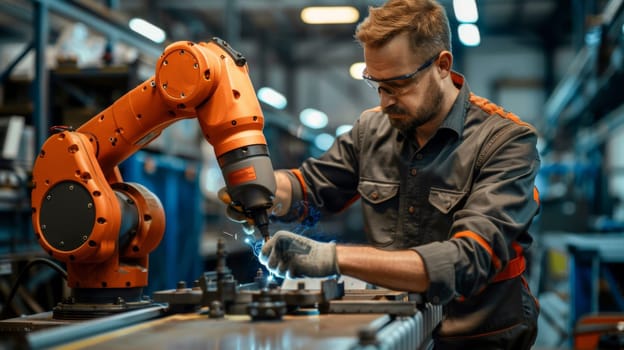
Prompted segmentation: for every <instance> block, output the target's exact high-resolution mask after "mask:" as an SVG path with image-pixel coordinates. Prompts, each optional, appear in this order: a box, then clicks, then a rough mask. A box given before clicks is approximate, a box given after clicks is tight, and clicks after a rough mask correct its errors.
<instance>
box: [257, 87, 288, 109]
mask: <svg viewBox="0 0 624 350" xmlns="http://www.w3.org/2000/svg"><path fill="white" fill-rule="evenodd" d="M258 99H259V100H260V101H262V102H264V103H266V104H268V105H269V106H271V107H274V108H277V109H284V108H286V105H287V104H288V100H286V97H284V95H282V94H280V93H279V92H277V91H275V90H274V89H272V88H270V87H262V88H260V89H259V90H258Z"/></svg>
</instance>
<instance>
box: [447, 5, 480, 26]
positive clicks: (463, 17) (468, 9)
mask: <svg viewBox="0 0 624 350" xmlns="http://www.w3.org/2000/svg"><path fill="white" fill-rule="evenodd" d="M453 12H455V18H457V21H458V22H461V23H476V22H477V20H478V19H479V11H478V10H477V3H476V1H475V0H453Z"/></svg>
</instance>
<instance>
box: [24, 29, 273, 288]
mask: <svg viewBox="0 0 624 350" xmlns="http://www.w3.org/2000/svg"><path fill="white" fill-rule="evenodd" d="M186 118H198V120H199V124H200V126H201V129H202V132H203V134H204V136H205V137H206V139H207V140H208V142H210V143H211V144H212V145H213V146H214V149H215V153H216V155H217V158H218V160H219V165H220V167H221V169H222V172H223V176H224V178H225V181H226V185H227V187H228V191H229V192H230V194H231V196H232V198H233V200H234V201H236V202H238V204H240V205H241V206H242V207H243V208H244V209H245V211H246V213H247V214H248V215H249V216H250V217H253V218H254V219H256V222H257V223H259V228H260V229H261V232H263V234H268V233H267V232H268V230H267V227H266V226H267V224H268V221H267V219H266V209H267V208H269V207H270V206H271V205H272V199H273V193H274V191H275V178H274V175H273V167H272V165H271V162H270V159H269V157H268V151H267V147H266V140H265V137H264V135H263V133H262V129H263V126H264V117H263V115H262V110H261V108H260V105H259V103H258V100H257V98H256V95H255V91H254V89H253V86H252V84H251V81H250V79H249V76H248V68H247V65H246V61H245V59H244V57H242V56H241V55H240V54H239V53H238V52H236V51H234V50H233V49H232V48H230V47H229V45H228V44H227V43H226V42H224V41H222V40H220V39H218V38H214V39H213V40H211V41H209V42H206V43H192V42H176V43H173V44H171V45H169V46H168V47H167V48H166V49H165V51H164V52H163V54H162V55H161V57H160V59H159V60H158V62H157V65H156V72H155V75H154V76H153V77H152V78H150V79H148V80H146V81H145V82H143V83H142V84H140V85H139V86H137V87H136V88H134V89H133V90H131V91H130V92H128V93H127V94H126V95H124V96H122V97H121V98H120V99H119V100H117V101H116V102H115V103H114V104H112V105H111V106H110V107H108V108H107V109H105V110H104V111H102V112H101V113H99V114H97V115H96V116H94V117H93V118H92V119H90V120H89V121H87V122H86V123H85V124H83V125H82V126H80V127H79V128H78V129H76V130H75V131H72V130H62V131H61V132H58V133H56V134H53V135H52V136H51V137H50V138H48V140H47V141H46V142H45V143H44V145H43V147H42V149H41V152H40V154H39V156H38V158H37V159H36V161H35V164H34V168H33V181H34V189H33V191H32V219H33V226H34V230H35V234H36V236H37V238H38V239H39V242H40V244H41V246H42V247H43V248H44V249H45V251H47V252H48V253H49V254H50V255H51V256H53V257H55V258H57V259H59V260H61V261H64V262H66V263H67V270H68V284H69V286H70V287H71V288H87V289H92V288H137V287H144V286H146V285H147V268H148V254H149V253H150V252H151V251H153V250H154V249H155V248H156V247H157V246H158V244H159V243H160V240H161V238H162V235H163V232H164V228H165V219H164V213H163V209H162V205H161V204H160V201H159V200H158V198H157V197H156V196H155V195H153V194H152V193H151V192H149V191H148V190H147V189H146V188H144V187H143V186H141V185H139V184H134V183H124V182H123V180H122V177H121V174H120V172H119V169H118V164H119V163H120V162H122V161H123V160H125V159H127V158H128V157H129V156H130V155H132V154H133V153H135V152H136V151H137V150H139V149H141V148H143V147H144V146H145V145H147V144H148V143H149V142H151V141H152V140H154V139H155V138H156V137H158V136H159V135H160V132H161V131H162V130H163V129H164V128H166V127H167V126H169V125H171V124H172V123H174V122H175V121H178V120H181V119H186Z"/></svg>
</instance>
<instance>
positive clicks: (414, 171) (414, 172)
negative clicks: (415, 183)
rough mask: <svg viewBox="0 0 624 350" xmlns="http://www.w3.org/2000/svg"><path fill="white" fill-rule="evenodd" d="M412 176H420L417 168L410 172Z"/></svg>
mask: <svg viewBox="0 0 624 350" xmlns="http://www.w3.org/2000/svg"><path fill="white" fill-rule="evenodd" d="M410 174H412V176H416V174H418V170H416V168H412V170H410Z"/></svg>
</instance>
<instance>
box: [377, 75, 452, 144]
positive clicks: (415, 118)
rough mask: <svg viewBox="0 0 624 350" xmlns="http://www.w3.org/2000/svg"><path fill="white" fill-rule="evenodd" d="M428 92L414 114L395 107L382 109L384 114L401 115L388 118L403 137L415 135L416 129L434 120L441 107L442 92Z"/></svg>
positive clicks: (437, 90)
mask: <svg viewBox="0 0 624 350" xmlns="http://www.w3.org/2000/svg"><path fill="white" fill-rule="evenodd" d="M434 86H436V85H434ZM428 91H429V93H428V94H427V95H428V96H425V97H424V103H423V104H422V105H421V106H420V107H419V108H418V109H417V110H416V113H414V114H411V113H409V112H408V111H406V110H405V109H403V108H401V107H399V106H397V105H392V106H389V107H388V108H384V110H383V112H384V113H386V114H394V115H402V117H401V118H392V117H389V119H390V124H391V125H392V126H393V127H395V128H397V129H398V130H399V131H401V132H402V133H403V134H404V135H406V136H413V135H415V134H416V129H418V127H420V126H422V125H424V124H426V123H428V122H430V121H431V120H432V119H433V118H435V117H436V115H437V114H438V112H439V111H440V108H441V105H442V90H441V89H440V88H437V89H435V90H434V89H430V90H428Z"/></svg>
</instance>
